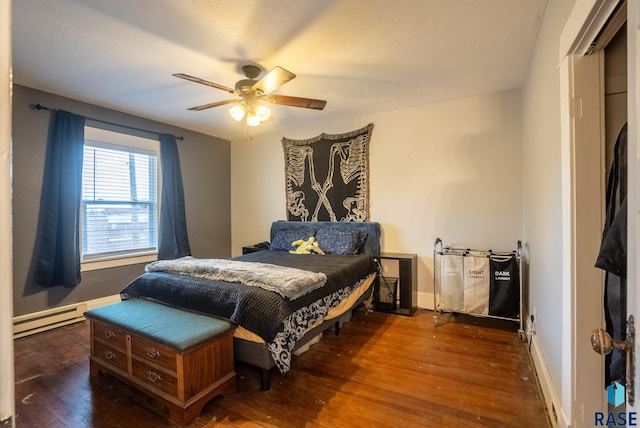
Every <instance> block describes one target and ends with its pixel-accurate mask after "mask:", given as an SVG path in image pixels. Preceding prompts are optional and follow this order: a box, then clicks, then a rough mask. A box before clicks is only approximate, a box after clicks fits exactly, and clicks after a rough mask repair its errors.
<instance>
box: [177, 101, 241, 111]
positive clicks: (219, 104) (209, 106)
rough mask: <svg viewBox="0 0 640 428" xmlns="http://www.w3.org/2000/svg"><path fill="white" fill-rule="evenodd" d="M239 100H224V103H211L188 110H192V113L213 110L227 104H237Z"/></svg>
mask: <svg viewBox="0 0 640 428" xmlns="http://www.w3.org/2000/svg"><path fill="white" fill-rule="evenodd" d="M237 101H238V100H224V101H217V102H215V103H210V104H204V105H201V106H196V107H191V108H189V109H187V110H192V111H200V110H206V109H208V108H213V107H218V106H223V105H225V104H233V103H235V102H237Z"/></svg>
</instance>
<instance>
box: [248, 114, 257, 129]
mask: <svg viewBox="0 0 640 428" xmlns="http://www.w3.org/2000/svg"><path fill="white" fill-rule="evenodd" d="M247 125H249V126H258V125H260V117H259V116H258V115H257V114H255V113H253V112H249V113H248V114H247Z"/></svg>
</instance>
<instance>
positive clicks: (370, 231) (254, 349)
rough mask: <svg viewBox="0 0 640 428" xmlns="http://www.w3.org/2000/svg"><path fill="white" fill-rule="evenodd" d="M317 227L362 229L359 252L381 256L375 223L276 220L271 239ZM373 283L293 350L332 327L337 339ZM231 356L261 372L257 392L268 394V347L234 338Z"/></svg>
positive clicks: (305, 337) (272, 362)
mask: <svg viewBox="0 0 640 428" xmlns="http://www.w3.org/2000/svg"><path fill="white" fill-rule="evenodd" d="M319 227H332V228H338V229H357V230H362V231H364V232H366V233H367V239H366V240H365V243H364V244H363V246H362V249H361V252H362V253H367V254H370V255H372V256H374V257H378V256H379V255H380V224H379V223H375V222H361V223H360V222H358V223H355V222H351V223H341V222H329V221H320V222H285V221H277V222H274V223H273V224H272V225H271V240H273V236H274V234H275V232H276V231H277V230H281V229H302V230H305V229H317V228H319ZM374 283H375V281H373V282H372V283H371V285H370V287H369V288H368V289H367V291H365V292H364V293H363V294H362V296H360V298H359V299H358V300H357V301H356V302H355V303H354V304H353V306H351V307H350V308H349V309H347V310H346V311H345V312H344V313H343V315H342V316H339V317H336V318H332V319H330V320H325V321H324V322H323V323H322V324H320V325H318V326H316V327H314V328H313V329H311V330H309V331H308V332H306V333H305V335H304V336H303V337H302V338H301V339H300V340H299V341H298V342H297V343H296V346H295V348H294V349H293V351H296V350H298V349H300V348H302V347H303V346H305V345H306V344H307V343H309V342H310V341H312V340H313V339H315V338H316V337H317V336H318V335H319V334H321V333H323V332H324V331H326V330H328V329H329V328H331V327H332V326H333V327H334V330H335V334H336V336H338V335H339V334H340V322H341V320H343V319H344V318H345V317H344V316H345V315H347V314H349V313H350V312H351V311H352V310H353V309H355V308H356V307H358V306H359V305H360V304H362V303H363V302H364V301H365V300H367V299H369V298H370V297H371V294H372V293H373V288H374ZM233 348H234V349H233V353H234V356H235V359H236V360H238V361H242V362H244V363H247V364H250V365H252V366H255V367H257V368H259V369H260V390H261V391H269V390H270V389H271V380H270V379H271V376H270V371H271V369H272V368H274V367H275V362H274V361H273V358H272V357H271V352H270V351H269V349H268V348H267V344H266V343H258V342H251V341H248V340H244V339H238V338H234V340H233Z"/></svg>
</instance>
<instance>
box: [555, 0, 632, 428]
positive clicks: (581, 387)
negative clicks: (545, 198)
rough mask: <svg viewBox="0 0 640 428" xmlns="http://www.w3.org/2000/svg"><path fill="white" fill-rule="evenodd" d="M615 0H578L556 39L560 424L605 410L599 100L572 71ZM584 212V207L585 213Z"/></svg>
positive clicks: (582, 421) (584, 420)
mask: <svg viewBox="0 0 640 428" xmlns="http://www.w3.org/2000/svg"><path fill="white" fill-rule="evenodd" d="M618 3H619V0H577V1H576V3H575V5H574V8H573V10H572V12H571V15H570V16H569V19H568V20H567V23H566V25H565V28H564V29H563V31H562V34H561V36H560V43H559V70H560V95H561V98H560V111H561V165H562V167H561V168H562V266H563V268H562V269H563V272H562V284H563V285H562V299H563V305H562V307H563V314H562V379H561V380H560V383H561V385H560V387H561V401H562V409H561V418H560V419H559V425H560V426H593V417H594V412H595V411H606V407H604V406H605V404H606V402H605V401H604V385H603V382H602V374H603V371H604V366H603V364H602V359H601V358H600V357H599V356H598V355H597V354H595V353H594V352H593V351H592V350H591V349H590V346H589V332H590V331H591V330H592V329H594V328H597V327H600V325H598V324H600V323H601V318H602V302H603V300H602V282H601V281H602V279H601V278H602V274H601V273H600V274H598V273H594V268H593V263H595V257H594V255H593V254H591V252H593V251H594V250H595V251H596V253H595V254H596V255H597V248H598V246H599V245H598V244H599V239H600V231H601V230H602V224H603V223H602V219H596V218H595V214H594V212H597V211H600V213H599V215H600V216H602V213H601V208H599V209H595V210H594V209H593V204H595V203H596V202H597V201H594V200H593V199H594V198H588V193H586V192H588V191H589V190H588V189H589V187H591V192H593V189H594V188H595V187H596V186H598V185H600V186H602V183H600V184H598V181H596V180H600V178H601V177H602V174H603V172H602V169H601V168H602V160H601V158H602V148H601V146H600V144H601V143H600V141H601V139H602V138H603V129H602V104H601V103H602V100H600V101H599V102H595V104H594V103H593V102H592V101H594V100H593V97H594V94H589V93H584V92H583V91H585V89H586V88H585V86H584V85H581V84H580V82H579V79H578V78H577V75H575V74H574V72H575V71H576V70H577V67H579V68H580V70H582V71H584V70H585V66H586V70H587V73H589V72H590V71H589V70H591V71H594V70H596V69H597V67H596V64H589V62H590V61H591V59H586V58H584V57H583V55H584V54H585V53H586V52H587V50H588V49H589V46H590V45H591V43H592V42H593V41H594V40H595V38H596V36H597V35H598V34H599V33H600V30H601V29H602V28H603V26H604V25H605V24H606V22H607V19H608V18H609V16H610V15H611V13H612V12H613V10H614V9H615V7H616V5H617V4H618ZM631 3H633V2H631ZM593 56H600V55H593ZM585 61H586V62H585ZM598 61H601V59H598ZM574 78H575V79H574ZM630 79H631V78H630ZM594 89H595V90H597V91H600V90H599V88H594ZM587 92H588V91H587ZM601 92H602V93H604V92H603V91H601ZM596 98H598V96H597V95H596ZM630 98H632V97H631V96H630ZM596 101H597V100H596ZM589 122H592V123H591V124H590V123H589ZM593 122H595V123H593ZM594 125H595V126H594ZM590 129H591V130H590ZM589 133H592V135H591V136H590V135H589ZM596 156H598V159H596V158H595V157H596ZM589 168H591V171H589ZM594 169H595V170H594ZM584 180H587V182H585V181H584ZM601 193H602V192H601ZM585 196H587V198H585ZM598 196H599V197H602V195H596V198H595V199H598ZM599 203H600V204H602V203H603V202H602V201H600V202H599ZM590 205H591V208H589V206H590ZM585 207H587V208H588V209H587V210H586V211H585ZM585 212H588V213H589V214H588V215H587V216H585ZM578 213H580V215H578ZM596 214H597V213H596ZM597 222H599V224H598V223H597ZM590 225H591V226H590ZM590 228H591V230H590ZM594 233H595V234H596V235H594ZM595 305H598V307H597V308H596V307H595ZM594 312H595V313H594Z"/></svg>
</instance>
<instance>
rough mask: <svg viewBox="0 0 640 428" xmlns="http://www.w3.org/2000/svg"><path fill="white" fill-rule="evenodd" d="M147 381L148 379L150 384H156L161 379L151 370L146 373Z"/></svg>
mask: <svg viewBox="0 0 640 428" xmlns="http://www.w3.org/2000/svg"><path fill="white" fill-rule="evenodd" d="M147 379H149V380H150V381H151V382H154V383H157V382H160V381H161V380H162V377H160V375H159V374H158V373H156V372H152V371H151V370H149V371H148V372H147Z"/></svg>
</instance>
